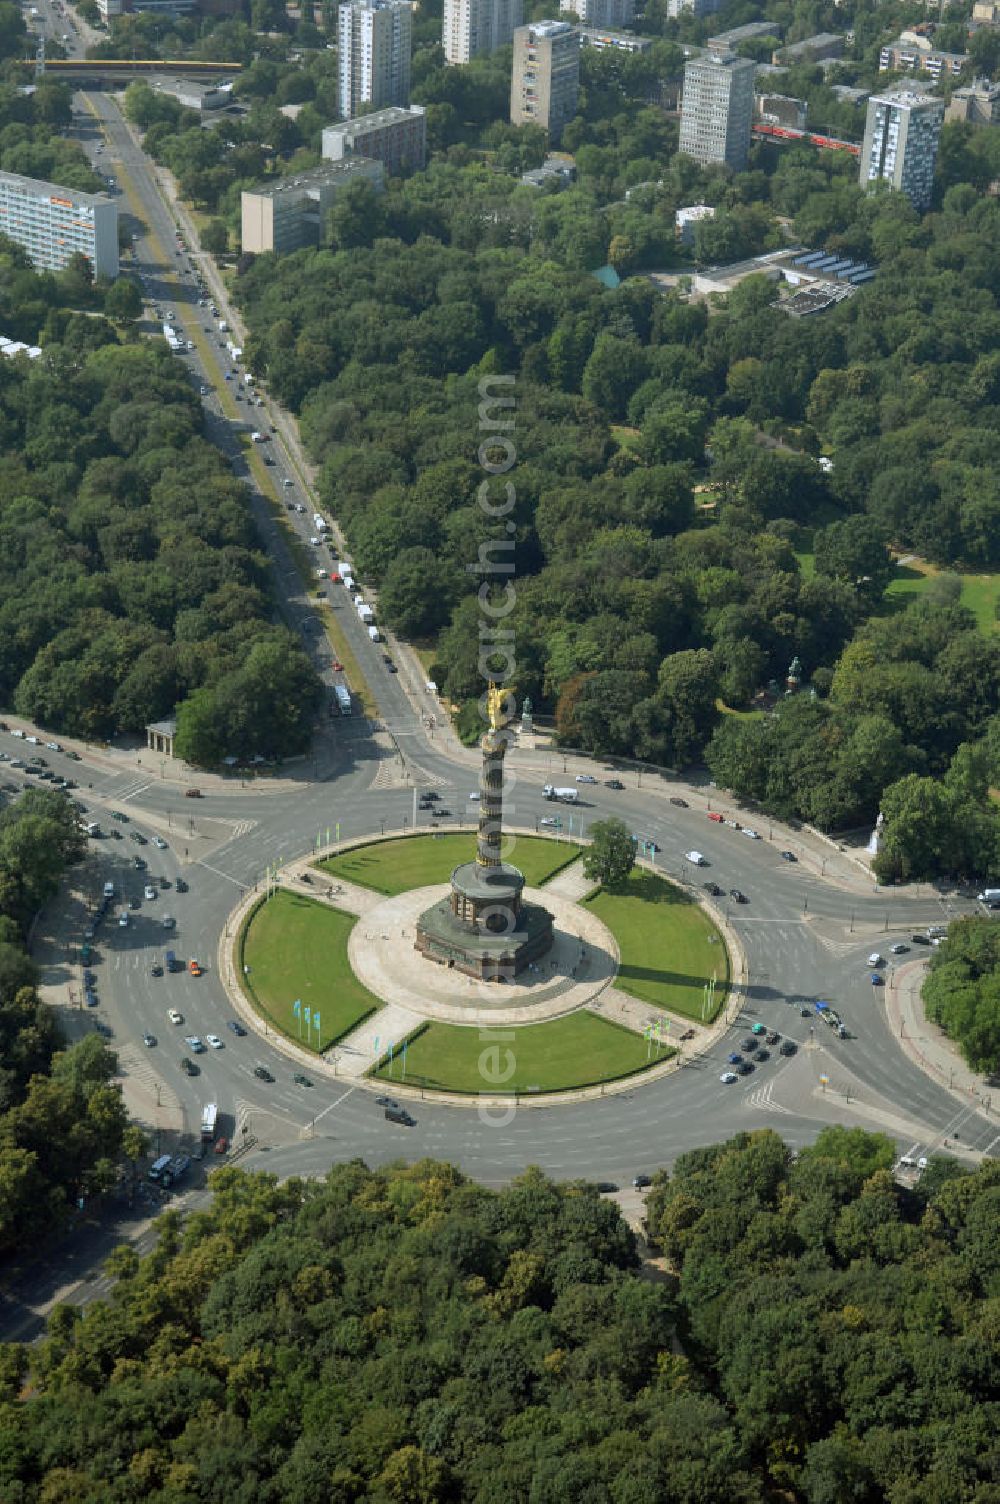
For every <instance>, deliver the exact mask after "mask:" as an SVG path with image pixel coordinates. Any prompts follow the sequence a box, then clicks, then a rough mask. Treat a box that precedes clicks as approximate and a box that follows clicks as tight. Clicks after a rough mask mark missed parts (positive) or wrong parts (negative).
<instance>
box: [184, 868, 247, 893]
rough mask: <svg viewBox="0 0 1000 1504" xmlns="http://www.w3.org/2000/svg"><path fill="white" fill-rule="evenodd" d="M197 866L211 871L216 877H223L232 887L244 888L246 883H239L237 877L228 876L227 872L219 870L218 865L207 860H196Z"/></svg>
mask: <svg viewBox="0 0 1000 1504" xmlns="http://www.w3.org/2000/svg"><path fill="white" fill-rule="evenodd" d="M196 865H197V866H199V867H204V869H205V871H206V872H213V873H214V874H215V876H216V877H222V878H225V880H226V882H227V883H232V885H233V887H234V888H245V887H246V883H241V882H240V880H239V878H238V877H230V875H229V873H228V872H220V871H219V868H218V867H213V866H212V865H211V864H210V863H209V862H198V863H197V864H196Z"/></svg>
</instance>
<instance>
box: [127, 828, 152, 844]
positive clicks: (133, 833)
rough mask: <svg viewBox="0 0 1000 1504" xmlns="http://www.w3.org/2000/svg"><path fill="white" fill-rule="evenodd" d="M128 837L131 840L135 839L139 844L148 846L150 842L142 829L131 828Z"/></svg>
mask: <svg viewBox="0 0 1000 1504" xmlns="http://www.w3.org/2000/svg"><path fill="white" fill-rule="evenodd" d="M128 838H129V840H130V841H134V842H135V844H136V845H137V846H147V845H148V844H149V842H148V841H147V840H146V837H145V836H144V835H143V833H142V831H141V830H130V831H129V833H128Z"/></svg>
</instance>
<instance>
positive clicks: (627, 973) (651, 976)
mask: <svg viewBox="0 0 1000 1504" xmlns="http://www.w3.org/2000/svg"><path fill="white" fill-rule="evenodd" d="M618 980H619V981H632V982H654V983H657V984H658V985H667V986H670V987H695V988H697V989H698V990H699V991H703V990H704V987H705V983H706V982H707V980H708V978H707V977H693V976H690V975H688V974H687V973H685V972H681V971H660V970H658V969H657V968H656V967H653V966H629V965H627V964H620V965H619V967H618ZM728 986H729V983H728V982H717V983H716V991H717V992H719V993H721V991H722V989H723V988H728ZM639 1001H640V1002H648V1001H649V999H648V998H640V999H639ZM654 1006H662V1007H669V1006H670V1005H669V1003H663V1004H658V1005H654Z"/></svg>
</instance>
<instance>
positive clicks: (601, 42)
mask: <svg viewBox="0 0 1000 1504" xmlns="http://www.w3.org/2000/svg"><path fill="white" fill-rule="evenodd" d="M576 30H577V34H578V35H579V38H580V46H581V47H596V48H597V50H598V52H631V53H634V54H636V55H639V54H641V53H643V52H648V51H649V49H650V48H651V47H652V45H653V41H652V38H651V37H637V36H636V34H635V32H633V31H611V30H609V29H607V28H605V29H603V30H602V29H601V28H600V27H599V26H578V27H577V28H576Z"/></svg>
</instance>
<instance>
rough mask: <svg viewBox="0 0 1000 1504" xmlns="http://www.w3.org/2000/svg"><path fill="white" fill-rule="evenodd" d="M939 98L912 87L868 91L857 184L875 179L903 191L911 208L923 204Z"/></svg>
mask: <svg viewBox="0 0 1000 1504" xmlns="http://www.w3.org/2000/svg"><path fill="white" fill-rule="evenodd" d="M943 120H944V101H943V100H941V99H934V98H933V97H932V96H931V95H928V94H917V93H916V92H914V91H913V90H912V89H892V90H889V91H888V92H887V93H885V94H873V95H872V97H871V99H869V101H868V116H867V119H866V121H865V139H864V143H863V145H862V147H861V158H860V180H861V186H862V188H866V187H869V186H870V185H871V184H872V183H876V182H879V181H882V182H887V183H891V184H892V185H893V187H894V188H898V189H899V190H900V192H901V193H905V194H906V195H907V197H908V198H909V200H910V202H911V203H912V204H913V206H914V208H915V209H919V210H921V211H922V210H924V209H926V208H928V207H929V205H930V201H931V191H932V189H933V186H934V164H935V162H936V161H937V153H938V143H939V141H940V139H941V124H942V121H943Z"/></svg>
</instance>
